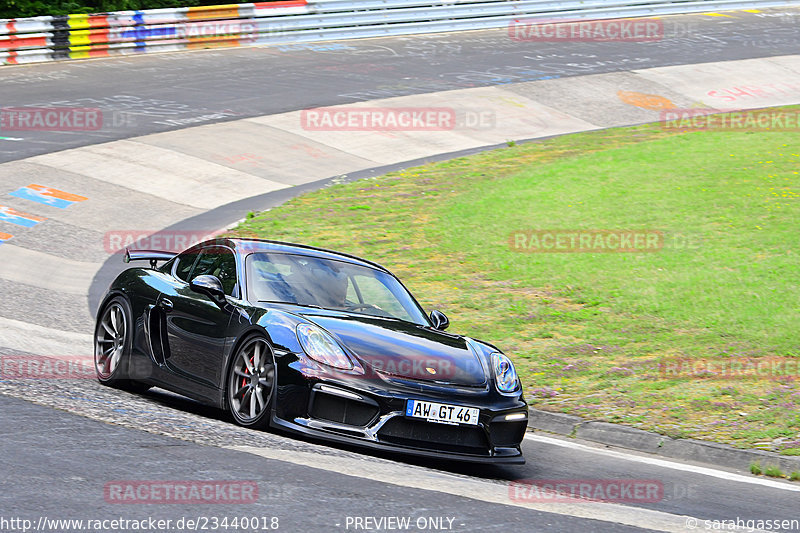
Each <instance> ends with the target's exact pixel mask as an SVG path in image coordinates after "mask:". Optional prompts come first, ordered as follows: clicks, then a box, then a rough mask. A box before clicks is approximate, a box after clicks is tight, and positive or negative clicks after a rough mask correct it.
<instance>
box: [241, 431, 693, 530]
mask: <svg viewBox="0 0 800 533" xmlns="http://www.w3.org/2000/svg"><path fill="white" fill-rule="evenodd" d="M226 448H228V449H231V450H237V451H241V452H246V453H251V454H254V455H258V456H260V457H264V458H267V459H274V460H277V461H283V462H287V463H293V464H296V465H302V466H308V467H311V468H317V469H321V470H326V471H328V472H337V473H339V474H344V475H348V476H352V477H358V478H361V479H369V480H373V481H379V482H381V483H388V484H390V485H397V486H400V487H409V488H414V489H421V490H429V491H434V492H441V493H444V494H451V495H453V496H460V497H464V498H470V499H473V500H477V501H480V502H482V503H494V504H500V505H510V506H514V507H523V508H526V509H531V510H533V511H539V512H544V513H551V514H558V515H564V516H573V517H576V518H583V519H589V520H598V521H602V522H611V523H614V524H624V525H629V526H633V527H640V528H645V529H650V530H655V531H670V532H676V533H686V531H687V524H688V523H694V524H697V523H701V524H702V523H703V521H702V519H699V518H694V517H690V516H682V515H676V514H670V513H665V512H662V511H654V510H651V509H642V508H639V507H626V506H624V505H620V504H615V503H600V502H586V503H566V502H564V503H544V502H531V501H523V500H522V499H520V498H513V497H512V493H511V490H512V489H511V488H510V487H511V485H510V484H509V483H499V482H493V481H488V480H481V479H475V478H471V477H468V476H459V475H456V474H448V473H446V472H439V471H436V470H430V469H427V468H423V467H418V466H413V465H406V464H402V463H395V462H393V461H388V460H380V468H376V466H378V465H376V464H375V463H374V461H375V460H374V458H366V457H365V458H364V459H355V458H351V457H343V456H334V455H322V454H317V453H311V452H300V451H295V450H279V449H272V448H256V447H253V446H227V447H226Z"/></svg>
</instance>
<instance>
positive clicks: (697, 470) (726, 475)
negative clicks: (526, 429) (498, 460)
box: [525, 433, 800, 492]
mask: <svg viewBox="0 0 800 533" xmlns="http://www.w3.org/2000/svg"><path fill="white" fill-rule="evenodd" d="M525 440H530V441H534V442H542V443H544V444H551V445H554V446H562V447H564V448H571V449H573V450H580V451H582V452H589V453H595V454H599V455H605V456H607V457H614V458H616V459H622V460H624V461H631V462H635V463H644V464H648V465H653V466H658V467H661V468H671V469H672V470H680V471H683V472H690V473H692V474H702V475H704V476H711V477H716V478H719V479H724V480H727V481H737V482H739V483H750V484H751V485H761V486H763V487H769V488H772V489H781V490H788V491H791V492H800V485H790V484H788V483H781V482H780V481H773V480H771V479H763V478H757V477H748V476H743V475H741V474H734V473H732V472H725V471H723V470H715V469H713V468H706V467H703V466H695V465H688V464H683V463H676V462H674V461H667V460H665V459H658V458H656V457H644V456H641V455H632V454H628V453H625V452H619V451H616V450H607V449H603V448H594V447H592V446H587V445H585V444H580V443H577V442H570V441H567V440H561V439H556V438H553V437H545V436H542V435H531V434H530V433H529V434H527V435H525Z"/></svg>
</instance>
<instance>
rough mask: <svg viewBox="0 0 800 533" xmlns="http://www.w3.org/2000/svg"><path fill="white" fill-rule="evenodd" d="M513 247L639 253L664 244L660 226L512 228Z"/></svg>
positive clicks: (519, 249) (510, 240)
mask: <svg viewBox="0 0 800 533" xmlns="http://www.w3.org/2000/svg"><path fill="white" fill-rule="evenodd" d="M508 244H509V246H510V247H511V250H512V251H515V252H529V253H635V252H658V251H659V250H661V249H663V248H664V232H663V231H659V230H621V229H620V230H614V229H593V230H569V229H555V230H553V229H542V230H520V231H514V232H511V234H510V235H509V238H508Z"/></svg>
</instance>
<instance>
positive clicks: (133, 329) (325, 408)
mask: <svg viewBox="0 0 800 533" xmlns="http://www.w3.org/2000/svg"><path fill="white" fill-rule="evenodd" d="M125 261H126V262H138V261H144V262H146V264H145V265H144V266H142V267H135V268H129V269H127V270H125V271H124V272H122V273H121V274H120V275H119V276H118V277H117V278H116V280H115V281H114V282H113V283H112V284H111V286H110V288H109V290H108V293H107V294H106V296H105V298H104V299H103V301H102V303H101V305H100V307H99V311H98V314H97V323H96V327H95V335H94V338H95V365H96V368H97V376H98V379H99V380H100V382H101V383H103V384H105V385H110V386H115V387H120V388H126V389H129V390H146V389H147V388H149V387H152V386H156V387H160V388H163V389H168V390H170V391H173V392H176V393H178V394H181V395H184V396H187V397H190V398H193V399H195V400H197V401H200V402H203V403H205V404H208V405H212V406H216V407H219V408H222V409H225V410H227V411H229V412H230V414H231V416H232V418H233V420H234V421H235V422H236V423H237V424H240V425H242V426H245V427H265V426H270V427H273V428H280V429H284V430H289V431H293V432H297V433H302V434H305V435H308V436H311V437H317V438H322V439H327V440H330V441H337V442H343V443H351V444H357V445H362V446H367V447H372V448H379V449H384V450H389V451H397V452H401V453H407V454H415V455H426V456H434V457H441V458H449V459H455V460H463V461H478V462H499V463H522V462H524V459H523V457H522V453H521V451H520V443H521V441H522V439H523V437H524V434H525V429H526V426H527V418H528V414H527V406H526V403H525V400H524V398H523V394H522V388H521V384H520V381H519V378H518V377H517V374H516V370H515V369H514V365H513V363H512V362H511V360H510V359H509V358H508V357H507V356H506V355H504V354H503V353H502V352H500V350H498V349H497V348H495V347H494V346H492V345H490V344H487V343H484V342H481V341H478V340H475V339H471V338H468V337H465V336H462V335H453V334H449V333H446V332H445V329H446V328H447V326H448V319H447V317H446V316H445V315H444V314H443V313H441V312H440V311H432V312H431V313H430V314H429V315H426V314H425V312H424V311H423V309H422V307H421V306H420V305H419V303H417V301H416V300H415V299H414V297H413V296H412V295H411V294H410V293H409V291H408V290H407V289H406V288H405V287H404V286H403V284H402V283H401V282H400V281H399V280H398V279H397V278H396V277H395V276H393V275H392V274H391V273H390V272H389V271H387V270H386V269H385V268H383V267H381V266H380V265H377V264H375V263H371V262H369V261H365V260H363V259H359V258H356V257H353V256H349V255H346V254H341V253H336V252H332V251H329V250H323V249H318V248H312V247H308V246H302V245H297V244H288V243H280V242H272V241H264V240H257V239H215V240H211V241H206V242H203V243H200V244H197V245H196V246H193V247H191V248H189V249H188V250H186V251H184V252H182V253H180V254H174V253H169V252H159V251H152V250H145V251H143V250H139V251H132V250H129V251H127V253H126V256H125Z"/></svg>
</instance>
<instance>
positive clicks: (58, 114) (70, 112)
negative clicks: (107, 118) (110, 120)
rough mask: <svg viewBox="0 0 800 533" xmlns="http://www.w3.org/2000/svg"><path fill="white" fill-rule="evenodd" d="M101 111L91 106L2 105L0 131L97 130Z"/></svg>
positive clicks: (99, 125)
mask: <svg viewBox="0 0 800 533" xmlns="http://www.w3.org/2000/svg"><path fill="white" fill-rule="evenodd" d="M102 127H103V112H102V110H100V109H98V108H93V107H4V108H2V109H0V131H97V130H99V129H102Z"/></svg>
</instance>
